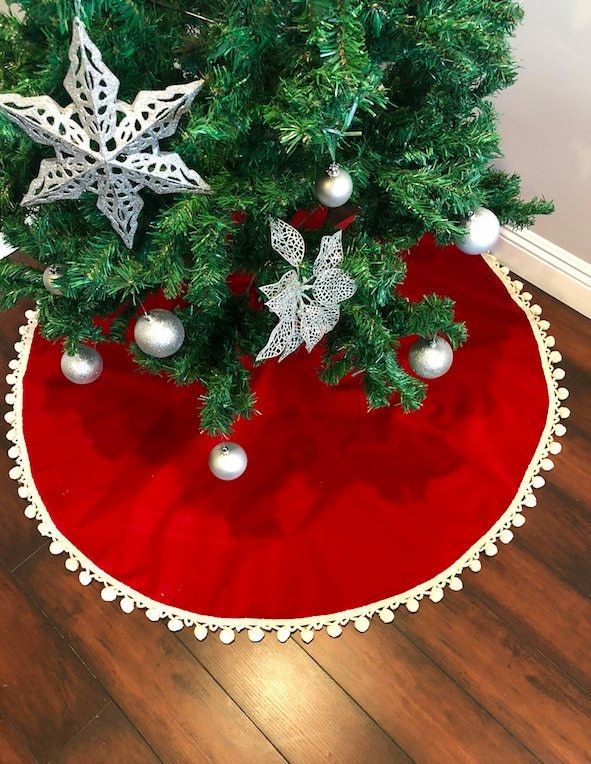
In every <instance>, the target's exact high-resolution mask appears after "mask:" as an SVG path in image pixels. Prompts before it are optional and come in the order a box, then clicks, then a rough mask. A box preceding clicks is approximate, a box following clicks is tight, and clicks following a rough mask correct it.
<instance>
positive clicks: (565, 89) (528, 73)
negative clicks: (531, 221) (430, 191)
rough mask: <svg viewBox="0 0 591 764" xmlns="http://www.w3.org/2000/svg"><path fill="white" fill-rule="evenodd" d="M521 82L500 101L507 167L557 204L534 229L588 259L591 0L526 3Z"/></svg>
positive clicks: (519, 45) (528, 188) (519, 48)
mask: <svg viewBox="0 0 591 764" xmlns="http://www.w3.org/2000/svg"><path fill="white" fill-rule="evenodd" d="M523 6H524V8H525V12H526V19H525V23H524V25H523V27H522V28H521V29H520V31H519V33H518V36H517V39H516V40H515V45H514V48H515V53H516V55H517V58H518V61H519V62H520V64H521V66H522V71H521V74H520V78H519V81H518V82H517V84H516V85H515V86H514V87H513V88H512V89H511V90H508V91H505V92H504V93H502V94H501V95H500V96H499V98H498V103H497V105H498V108H499V111H500V113H501V133H502V136H503V148H504V152H505V159H504V160H503V161H502V162H501V163H500V164H501V166H502V167H504V168H506V169H512V170H515V171H516V172H519V173H520V174H521V176H522V179H523V188H524V192H525V194H543V195H545V196H546V197H548V198H552V199H554V201H555V203H556V213H555V214H554V215H553V216H552V217H548V218H539V219H538V222H537V223H536V225H535V228H534V230H535V231H536V233H538V234H540V235H541V236H543V237H545V238H546V239H549V240H550V241H552V242H554V243H555V244H558V245H559V246H561V247H563V248H564V249H566V250H569V251H570V252H572V253H573V254H575V255H578V256H579V257H582V258H584V259H585V260H587V261H588V262H591V235H590V234H591V232H590V228H591V0H524V2H523Z"/></svg>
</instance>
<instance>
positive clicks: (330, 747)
mask: <svg viewBox="0 0 591 764" xmlns="http://www.w3.org/2000/svg"><path fill="white" fill-rule="evenodd" d="M180 638H181V639H182V640H183V642H184V643H185V644H186V645H187V647H188V648H189V649H190V650H191V652H192V653H193V654H194V655H195V657H196V658H197V659H198V660H199V662H200V663H201V664H203V666H205V667H206V668H207V670H208V671H209V672H210V673H211V675H212V676H213V677H214V678H215V679H216V681H218V682H219V683H220V684H221V686H222V687H223V688H224V689H225V690H226V692H227V693H228V694H229V695H231V696H232V697H233V698H235V699H236V701H237V702H238V704H239V705H240V707H241V708H248V709H250V710H251V711H250V713H251V716H252V718H253V720H254V721H255V723H256V724H257V726H258V727H259V729H261V730H262V731H263V732H264V733H265V735H266V736H267V737H268V738H269V739H270V740H272V741H273V743H274V745H275V746H276V747H277V748H278V750H280V751H281V753H282V754H283V756H285V758H286V759H287V760H288V761H291V762H309V761H319V760H324V759H328V758H333V759H334V760H335V761H349V762H364V761H366V760H367V753H368V751H371V759H372V762H376V763H377V762H403V761H404V762H406V761H410V759H409V757H408V756H407V755H406V754H405V753H404V751H402V750H401V748H400V747H399V746H398V745H397V744H396V743H395V742H394V741H393V740H392V739H391V738H390V737H389V736H388V735H387V734H386V733H385V732H384V731H383V730H382V729H380V727H379V726H378V725H377V724H376V722H375V721H374V720H373V719H372V718H371V717H370V716H369V715H368V713H367V712H366V711H364V710H363V708H361V707H360V706H359V705H357V703H356V702H355V701H354V700H352V699H351V698H350V697H349V696H348V695H347V694H346V692H344V691H343V690H342V689H341V687H339V685H338V684H336V682H335V681H334V680H332V679H331V678H330V677H329V676H328V675H327V674H326V673H325V672H324V670H323V669H322V668H320V667H319V666H317V665H316V664H315V663H314V662H312V661H310V659H309V657H308V656H307V655H306V653H305V652H304V651H303V650H302V649H301V648H300V647H299V646H298V644H296V642H295V641H293V640H289V642H288V643H287V644H280V643H279V642H278V641H277V640H276V639H273V638H271V639H264V640H263V641H262V642H261V643H260V644H257V645H253V644H252V643H251V642H249V640H248V638H247V637H246V635H245V634H242V635H240V636H239V637H238V638H237V640H236V642H235V643H234V645H232V648H231V649H230V650H227V649H226V646H225V645H223V644H222V643H221V642H219V640H216V639H207V640H205V642H198V641H197V640H196V639H195V637H194V636H193V635H192V634H191V632H190V631H188V632H186V633H185V634H182V635H181V637H180Z"/></svg>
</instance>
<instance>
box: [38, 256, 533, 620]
mask: <svg viewBox="0 0 591 764" xmlns="http://www.w3.org/2000/svg"><path fill="white" fill-rule="evenodd" d="M404 289H405V292H406V294H407V295H408V296H410V297H412V298H416V297H419V296H420V295H421V294H423V293H429V292H438V293H441V294H447V295H450V296H451V297H453V298H454V299H455V300H456V309H457V317H458V319H462V320H465V321H466V322H467V324H468V328H469V332H470V341H469V342H468V343H467V345H466V346H465V347H464V348H463V349H462V350H460V351H458V352H457V353H456V355H455V360H454V364H453V366H452V369H451V370H450V372H449V373H448V374H447V375H446V376H444V377H443V378H441V379H438V380H434V381H432V382H430V383H429V395H428V397H427V400H426V403H425V405H424V406H423V408H422V409H421V410H420V411H419V412H418V413H415V414H406V415H405V414H403V413H402V412H401V411H400V409H399V408H398V407H396V406H392V407H391V408H389V409H384V410H379V411H374V412H371V413H369V414H368V413H367V410H366V403H365V399H364V396H363V393H362V391H361V388H360V380H359V377H353V378H349V379H347V380H346V381H345V382H344V383H343V384H341V385H340V386H339V387H338V388H337V389H334V388H330V387H326V386H324V385H323V384H321V383H320V382H319V381H318V380H317V377H316V372H315V369H316V366H317V361H318V355H317V354H313V355H312V356H308V355H307V354H306V353H305V352H304V351H299V352H298V353H296V354H294V355H293V356H291V357H289V358H288V359H287V360H286V361H284V362H283V363H281V364H278V363H277V362H275V361H272V362H268V363H265V364H264V365H263V366H262V367H261V368H259V369H257V370H255V372H254V389H255V391H256V394H257V398H258V403H257V409H258V410H259V411H260V415H259V416H255V417H254V418H253V419H252V420H250V421H241V422H239V423H238V425H237V427H236V430H235V433H234V435H233V437H232V439H233V440H235V441H237V442H238V443H240V444H241V445H242V446H244V448H245V449H246V451H247V452H248V457H249V465H248V469H247V471H246V473H245V474H244V475H243V477H241V478H240V479H239V480H236V481H235V482H231V483H224V482H221V481H219V480H217V479H216V478H214V477H213V476H212V475H211V474H210V472H209V470H208V466H207V458H208V454H209V451H210V449H211V448H212V446H213V445H215V443H216V442H217V439H215V438H210V437H207V436H204V435H200V434H199V431H198V430H199V425H198V420H197V413H196V406H197V398H198V394H199V390H198V389H196V388H195V387H192V388H186V387H185V388H177V387H175V386H174V385H173V384H171V383H169V382H167V381H165V380H164V379H161V378H156V377H152V376H149V375H146V374H143V373H140V372H139V371H138V370H137V369H136V368H135V367H134V366H133V364H132V363H131V361H130V359H129V357H128V355H127V353H126V351H125V349H124V348H121V347H117V346H106V347H102V348H101V352H102V353H103V356H104V360H105V370H104V373H103V375H102V377H101V378H100V380H99V381H97V382H96V383H94V384H92V385H89V386H83V387H77V386H76V385H72V384H70V383H68V382H67V381H66V380H65V379H64V378H63V377H62V375H61V373H60V367H59V357H60V348H59V346H57V345H54V344H50V343H48V342H46V341H44V340H43V339H41V338H40V337H38V336H37V337H36V338H35V340H34V344H33V348H32V352H31V358H30V361H29V367H28V371H27V373H26V376H25V382H24V429H25V436H26V442H27V448H28V451H29V456H30V462H31V468H32V473H33V476H34V479H35V482H36V484H37V487H38V489H39V493H40V495H41V497H42V499H43V501H44V502H45V505H46V506H47V508H48V510H49V512H50V514H51V516H52V518H53V520H54V522H55V524H56V525H57V527H58V528H59V529H60V530H61V532H62V533H63V534H64V535H65V536H66V537H67V538H68V539H69V540H70V541H71V542H72V543H74V544H75V545H76V546H77V548H78V549H79V550H80V551H81V552H82V553H83V554H85V555H86V556H87V557H88V558H90V559H91V560H92V561H93V562H94V563H95V564H96V565H98V566H99V567H100V568H101V569H103V570H104V571H106V572H108V573H109V574H111V575H112V576H114V577H115V578H116V579H118V580H119V581H121V582H123V583H124V584H126V585H128V586H131V587H132V588H134V589H136V590H139V591H140V592H142V593H143V594H144V595H147V596H149V597H150V598H152V599H154V600H157V601H160V602H163V603H166V604H168V605H172V606H177V607H180V608H183V609H186V610H190V611H193V612H196V613H200V614H203V615H210V616H218V617H220V618H221V617H224V618H239V617H252V618H266V619H287V618H298V617H306V616H313V615H321V614H329V613H334V612H338V611H342V610H348V609H351V608H355V607H359V606H363V605H367V604H369V603H372V602H375V601H378V600H381V599H384V598H387V597H390V596H393V595H395V594H398V593H401V592H404V591H406V590H408V589H410V588H411V587H414V586H416V585H418V584H420V583H422V582H424V581H426V580H428V579H430V578H432V577H433V576H435V575H436V574H438V573H439V572H441V571H443V570H444V569H445V568H447V567H448V566H449V565H451V564H452V563H453V562H455V561H456V560H457V559H458V558H459V557H461V556H462V554H464V553H465V552H466V551H467V550H468V549H469V547H470V546H471V545H472V544H474V543H475V542H476V541H478V540H479V538H481V537H482V536H483V535H484V534H485V533H486V532H487V531H488V530H489V528H490V527H491V526H492V525H493V524H494V523H495V522H496V521H497V520H498V518H499V517H500V516H501V514H502V513H503V512H504V511H505V509H506V508H507V507H508V505H509V504H510V503H511V501H512V499H513V498H514V495H515V493H516V492H517V489H518V487H519V484H520V481H521V479H522V477H523V474H524V472H525V470H526V469H527V466H528V464H529V462H530V460H531V458H532V456H533V454H534V451H535V449H536V446H537V444H538V441H539V439H540V437H541V434H542V431H543V428H544V424H545V419H546V413H547V409H548V395H547V388H546V383H545V380H544V376H543V371H542V367H541V362H540V358H539V352H538V348H537V345H536V341H535V339H534V337H533V334H532V331H531V327H530V325H529V323H528V320H527V317H526V316H525V315H524V313H523V312H522V311H521V309H520V308H519V307H518V306H517V305H516V304H515V303H514V302H513V300H512V299H511V298H510V296H509V295H508V294H507V292H506V290H505V287H504V286H503V284H502V283H501V281H500V280H499V279H498V278H497V276H496V275H495V274H494V273H493V272H492V271H491V270H490V269H489V267H488V266H487V265H486V263H485V262H483V260H482V259H481V258H479V257H470V256H467V255H463V254H460V253H459V252H457V251H456V250H454V249H453V248H447V249H435V248H434V247H433V245H432V244H429V243H428V242H426V243H424V244H423V245H422V246H421V247H420V248H419V249H418V250H417V251H416V252H415V253H413V254H412V255H411V256H410V257H409V275H408V279H407V282H406V284H405V287H404ZM407 345H408V343H405V347H404V348H403V349H402V351H401V356H402V357H404V355H405V349H406V346H407Z"/></svg>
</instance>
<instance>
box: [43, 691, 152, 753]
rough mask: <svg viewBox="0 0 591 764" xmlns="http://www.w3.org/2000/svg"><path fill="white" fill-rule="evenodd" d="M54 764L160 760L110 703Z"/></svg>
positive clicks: (69, 744) (81, 731) (79, 733)
mask: <svg viewBox="0 0 591 764" xmlns="http://www.w3.org/2000/svg"><path fill="white" fill-rule="evenodd" d="M53 761H54V762H55V764H80V763H81V762H90V764H113V762H124V763H125V764H155V762H158V761H160V759H159V758H158V757H157V756H156V754H155V753H154V751H153V750H152V749H151V748H150V747H149V745H148V744H147V743H146V741H145V740H144V739H143V738H142V737H141V735H140V734H139V732H138V731H137V730H136V729H135V727H134V726H133V725H132V724H131V722H130V721H129V720H128V719H127V718H126V717H125V716H124V715H123V713H122V712H121V711H120V710H119V709H118V708H117V706H115V705H114V704H113V703H109V705H108V706H106V708H104V709H103V710H102V711H101V712H100V714H97V715H96V716H95V717H94V719H93V720H92V721H91V722H89V723H88V724H87V725H86V727H83V728H82V729H81V730H80V732H78V734H77V735H75V736H74V737H73V738H72V740H70V742H69V743H68V744H67V745H66V746H64V748H63V749H62V750H61V751H60V753H59V754H58V755H57V756H56V757H55V759H54V760H53Z"/></svg>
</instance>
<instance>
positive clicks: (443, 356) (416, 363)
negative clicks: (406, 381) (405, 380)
mask: <svg viewBox="0 0 591 764" xmlns="http://www.w3.org/2000/svg"><path fill="white" fill-rule="evenodd" d="M453 359H454V353H453V350H452V347H451V345H450V344H449V342H448V341H447V340H446V339H444V338H443V337H433V339H419V340H416V342H413V344H412V345H411V347H410V350H409V353H408V362H409V364H410V368H411V369H412V370H413V371H414V373H415V374H417V375H418V376H419V377H423V379H437V377H442V376H443V375H444V374H445V373H446V372H448V371H449V369H450V367H451V365H452V363H453Z"/></svg>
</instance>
